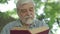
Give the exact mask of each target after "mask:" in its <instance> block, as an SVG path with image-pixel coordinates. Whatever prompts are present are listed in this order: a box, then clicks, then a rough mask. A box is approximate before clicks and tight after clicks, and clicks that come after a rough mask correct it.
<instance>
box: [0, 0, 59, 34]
mask: <svg viewBox="0 0 60 34" xmlns="http://www.w3.org/2000/svg"><path fill="white" fill-rule="evenodd" d="M16 2H17V0H0V31H1V30H2V29H3V27H4V26H5V25H6V24H8V23H9V22H12V21H15V20H17V19H19V17H18V15H17V10H16ZM34 2H35V13H36V14H35V16H36V18H37V19H39V20H41V21H42V20H43V21H44V22H45V23H46V24H48V26H49V28H50V30H51V32H52V33H51V34H59V32H60V0H34Z"/></svg>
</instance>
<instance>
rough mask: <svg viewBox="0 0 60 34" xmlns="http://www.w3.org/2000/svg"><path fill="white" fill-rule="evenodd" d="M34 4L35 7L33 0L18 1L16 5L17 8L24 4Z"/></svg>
mask: <svg viewBox="0 0 60 34" xmlns="http://www.w3.org/2000/svg"><path fill="white" fill-rule="evenodd" d="M29 2H30V3H33V5H35V3H34V1H33V0H18V1H17V3H16V7H18V6H20V5H22V4H24V3H29Z"/></svg>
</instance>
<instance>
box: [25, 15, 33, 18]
mask: <svg viewBox="0 0 60 34" xmlns="http://www.w3.org/2000/svg"><path fill="white" fill-rule="evenodd" d="M24 18H25V19H27V18H32V15H30V16H25V17H24Z"/></svg>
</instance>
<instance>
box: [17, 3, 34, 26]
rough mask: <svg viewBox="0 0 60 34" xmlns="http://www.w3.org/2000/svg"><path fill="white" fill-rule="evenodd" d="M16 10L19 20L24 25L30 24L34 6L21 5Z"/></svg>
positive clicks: (30, 4)
mask: <svg viewBox="0 0 60 34" xmlns="http://www.w3.org/2000/svg"><path fill="white" fill-rule="evenodd" d="M17 9H18V15H19V17H20V20H21V21H22V23H24V24H27V25H28V24H32V21H33V19H34V5H33V4H32V3H25V4H22V5H21V6H20V7H18V8H17Z"/></svg>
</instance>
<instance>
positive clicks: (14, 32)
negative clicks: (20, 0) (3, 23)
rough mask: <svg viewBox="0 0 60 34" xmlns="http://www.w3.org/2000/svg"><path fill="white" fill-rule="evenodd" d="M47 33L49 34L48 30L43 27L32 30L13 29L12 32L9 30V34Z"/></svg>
mask: <svg viewBox="0 0 60 34" xmlns="http://www.w3.org/2000/svg"><path fill="white" fill-rule="evenodd" d="M48 33H49V28H48V27H44V26H43V27H39V28H33V29H25V28H21V27H14V28H13V29H12V30H10V34H48Z"/></svg>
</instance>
